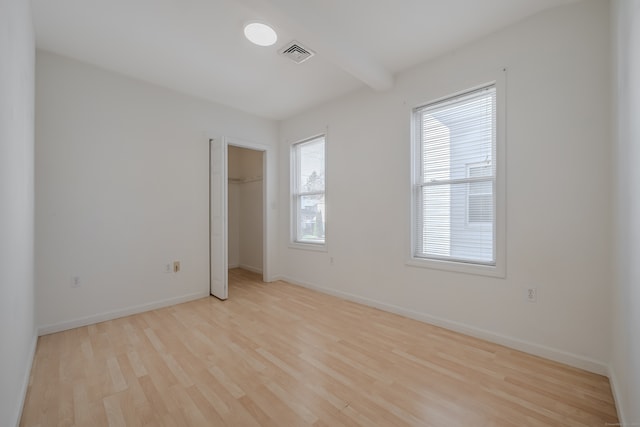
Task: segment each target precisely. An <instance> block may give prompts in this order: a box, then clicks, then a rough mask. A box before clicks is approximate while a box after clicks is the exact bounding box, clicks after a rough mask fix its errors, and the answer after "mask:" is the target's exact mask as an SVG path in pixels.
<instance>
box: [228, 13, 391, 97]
mask: <svg viewBox="0 0 640 427" xmlns="http://www.w3.org/2000/svg"><path fill="white" fill-rule="evenodd" d="M238 1H239V2H241V3H243V4H244V5H245V6H246V7H248V8H250V9H252V10H253V11H254V12H255V13H257V14H258V15H259V16H258V17H260V18H262V19H264V20H265V21H267V23H268V24H270V25H272V26H274V27H275V28H276V31H277V29H278V28H282V29H286V30H287V31H288V32H290V33H291V34H294V35H295V39H296V40H298V41H300V43H302V44H304V45H305V46H308V47H309V48H310V49H312V50H313V51H315V52H316V53H317V54H318V55H321V56H322V57H324V58H325V59H327V60H329V61H330V62H332V63H334V64H335V65H337V66H338V67H340V68H341V69H343V70H344V71H346V72H347V73H349V74H351V75H352V76H353V77H355V78H357V79H358V80H360V81H361V82H363V83H364V84H366V85H367V86H369V87H371V88H372V89H375V90H379V91H383V90H388V89H391V88H392V87H393V84H394V79H393V75H392V74H391V73H390V72H389V71H388V70H387V69H385V68H384V67H383V66H381V65H380V64H378V63H376V62H375V61H373V60H372V59H371V58H370V57H369V56H368V55H367V54H366V52H363V50H362V48H361V47H358V46H355V45H354V44H353V42H352V41H351V40H350V39H349V37H348V35H346V34H341V33H338V31H336V29H335V28H332V27H331V24H330V23H328V22H326V21H324V20H322V19H321V18H320V15H319V14H317V13H314V10H313V3H312V2H306V1H300V0H238ZM258 17H256V18H258Z"/></svg>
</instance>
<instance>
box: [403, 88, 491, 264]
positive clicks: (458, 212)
mask: <svg viewBox="0 0 640 427" xmlns="http://www.w3.org/2000/svg"><path fill="white" fill-rule="evenodd" d="M414 123H415V126H416V129H415V144H416V153H417V154H418V155H417V162H416V168H415V169H416V176H415V182H414V194H413V201H414V212H415V214H414V218H415V223H414V225H413V229H414V233H413V234H414V244H415V247H414V251H413V254H414V257H416V258H426V259H437V260H448V261H457V262H465V263H472V264H481V265H495V264H496V247H495V242H496V234H495V230H496V223H495V221H496V215H495V212H496V197H495V195H496V162H495V160H496V89H495V86H494V85H491V86H487V87H484V88H481V89H478V90H474V91H471V92H468V93H465V94H462V95H458V96H454V97H451V98H449V99H445V100H443V101H439V102H435V103H433V104H429V105H426V106H423V107H420V108H417V109H415V110H414Z"/></svg>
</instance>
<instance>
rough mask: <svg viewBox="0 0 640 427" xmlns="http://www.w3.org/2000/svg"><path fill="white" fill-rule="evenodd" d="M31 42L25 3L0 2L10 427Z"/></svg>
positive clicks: (22, 257)
mask: <svg viewBox="0 0 640 427" xmlns="http://www.w3.org/2000/svg"><path fill="white" fill-rule="evenodd" d="M34 55H35V42H34V33H33V25H32V22H31V11H30V10H29V2H28V1H22V0H0V343H2V344H1V345H0V361H1V362H2V363H0V424H2V425H3V426H14V425H17V423H18V421H19V418H20V413H21V411H22V404H23V402H24V397H25V393H26V388H27V383H28V380H29V373H30V370H31V362H32V360H33V352H34V351H35V343H36V334H35V327H34V307H33V305H34V304H33V292H34V291H33V259H34V254H33V215H34V213H33V210H34V200H33V199H34V189H33V145H34V142H33V120H34V111H33V110H34V69H35V62H34V60H35V57H34Z"/></svg>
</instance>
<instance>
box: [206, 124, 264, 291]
mask: <svg viewBox="0 0 640 427" xmlns="http://www.w3.org/2000/svg"><path fill="white" fill-rule="evenodd" d="M214 139H221V141H222V145H223V150H224V152H227V151H228V147H229V145H232V146H234V147H240V148H248V149H250V150H256V151H261V152H262V153H263V154H262V280H263V281H264V282H270V281H272V280H273V279H272V277H271V274H272V271H273V269H272V263H273V262H274V258H273V254H272V251H270V250H269V248H272V247H275V241H274V238H275V234H274V233H273V232H272V230H271V227H269V224H270V223H271V222H272V218H271V215H270V214H269V212H270V209H269V206H271V205H272V204H275V201H272V200H271V199H272V197H273V195H272V192H273V189H270V185H271V180H270V178H269V176H270V174H271V173H273V171H272V170H271V168H272V166H271V165H272V164H273V162H274V161H275V158H274V157H273V156H274V155H275V153H274V148H273V147H270V146H268V145H264V144H259V143H256V142H252V141H247V140H244V139H240V138H235V137H228V136H222V137H216V138H210V139H209V149H210V147H211V142H212V141H213V140H214ZM228 163H229V161H228V158H227V156H225V167H224V173H223V175H224V176H222V180H223V182H224V183H226V182H228V180H229V168H228V166H229V164H228ZM211 172H212V171H211V158H210V157H209V293H211V235H212V234H211V233H212V227H211V218H212V214H211V192H212V190H213V189H212V188H211ZM227 197H228V196H227ZM223 216H224V228H225V233H224V236H225V237H224V239H225V240H226V242H225V247H226V252H227V254H228V250H229V236H228V233H227V230H226V228H227V227H228V223H229V221H228V217H229V207H228V200H227V201H226V202H225V209H224V212H223ZM227 254H225V256H228V255H227ZM227 274H228V273H227Z"/></svg>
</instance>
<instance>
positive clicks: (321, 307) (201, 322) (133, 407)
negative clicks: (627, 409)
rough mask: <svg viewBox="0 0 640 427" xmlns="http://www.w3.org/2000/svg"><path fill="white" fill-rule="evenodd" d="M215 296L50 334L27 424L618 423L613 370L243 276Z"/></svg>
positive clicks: (42, 347) (37, 364)
mask: <svg viewBox="0 0 640 427" xmlns="http://www.w3.org/2000/svg"><path fill="white" fill-rule="evenodd" d="M229 293H230V298H229V300H227V301H224V302H222V301H219V300H217V299H215V298H213V297H211V298H204V299H200V300H197V301H192V302H189V303H185V304H180V305H176V306H173V307H168V308H164V309H159V310H154V311H150V312H147V313H142V314H138V315H134V316H129V317H125V318H121V319H117V320H113V321H108V322H103V323H99V324H96V325H91V326H87V327H82V328H78V329H73V330H69V331H65V332H60V333H57V334H52V335H47V336H43V337H40V339H39V341H38V347H37V351H36V357H35V361H34V365H33V368H32V372H31V379H30V383H29V388H28V393H27V399H26V403H25V408H24V411H23V415H22V420H21V423H20V425H21V426H25V427H27V426H29V427H35V426H43V427H44V426H92V427H94V426H223V425H228V426H308V425H313V426H605V425H606V423H616V422H617V417H616V410H615V406H614V403H613V398H612V396H611V390H610V386H609V382H608V380H607V378H605V377H602V376H599V375H595V374H591V373H588V372H585V371H581V370H578V369H574V368H571V367H567V366H564V365H561V364H558V363H555V362H551V361H548V360H544V359H541V358H538V357H534V356H531V355H528V354H525V353H521V352H518V351H515V350H511V349H508V348H505V347H502V346H499V345H495V344H491V343H488V342H486V341H482V340H478V339H475V338H471V337H468V336H465V335H461V334H458V333H455V332H451V331H447V330H445V329H441V328H437V327H434V326H430V325H427V324H424V323H420V322H417V321H413V320H410V319H406V318H403V317H400V316H396V315H394V314H389V313H385V312H382V311H379V310H376V309H373V308H369V307H365V306H361V305H358V304H355V303H351V302H347V301H343V300H340V299H338V298H334V297H331V296H328V295H324V294H320V293H316V292H313V291H310V290H307V289H304V288H300V287H297V286H293V285H290V284H287V283H284V282H275V283H270V284H263V283H262V282H261V281H260V279H259V277H258V276H257V275H255V274H253V273H249V272H246V271H242V270H232V271H231V272H230V288H229Z"/></svg>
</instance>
